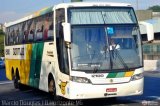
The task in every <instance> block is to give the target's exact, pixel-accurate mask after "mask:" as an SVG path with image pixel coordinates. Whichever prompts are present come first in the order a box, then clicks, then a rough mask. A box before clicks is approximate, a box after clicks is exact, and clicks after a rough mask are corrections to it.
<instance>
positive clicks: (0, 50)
mask: <svg viewBox="0 0 160 106" xmlns="http://www.w3.org/2000/svg"><path fill="white" fill-rule="evenodd" d="M0 57H4V32H3V31H2V30H0Z"/></svg>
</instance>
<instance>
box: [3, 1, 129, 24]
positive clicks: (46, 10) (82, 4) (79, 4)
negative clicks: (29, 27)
mask: <svg viewBox="0 0 160 106" xmlns="http://www.w3.org/2000/svg"><path fill="white" fill-rule="evenodd" d="M91 6H101V7H103V6H104V7H106V6H111V7H112V6H115V7H116V6H117V7H130V6H131V4H128V3H113V2H72V3H61V4H58V5H55V6H51V7H46V8H43V9H41V10H39V11H36V12H34V13H32V14H30V15H28V16H26V17H23V18H21V19H19V20H16V21H13V22H9V23H6V24H5V27H9V26H12V25H15V24H18V23H21V22H24V21H27V20H29V19H32V18H35V17H38V16H41V15H44V14H46V13H49V12H51V11H53V9H54V8H55V9H58V8H68V7H91Z"/></svg>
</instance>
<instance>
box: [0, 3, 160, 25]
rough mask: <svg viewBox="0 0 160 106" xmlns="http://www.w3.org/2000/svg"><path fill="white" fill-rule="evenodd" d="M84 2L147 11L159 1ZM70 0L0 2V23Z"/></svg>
mask: <svg viewBox="0 0 160 106" xmlns="http://www.w3.org/2000/svg"><path fill="white" fill-rule="evenodd" d="M84 1H106V2H126V3H131V4H132V6H133V7H134V8H135V9H137V6H136V4H137V3H136V2H137V1H138V9H147V8H148V7H149V6H153V5H158V4H159V5H160V0H84ZM61 2H70V0H0V23H5V22H10V21H14V20H16V19H19V18H21V17H24V16H26V15H28V14H31V13H33V12H34V11H37V10H40V9H42V8H44V7H47V6H53V5H56V4H58V3H61Z"/></svg>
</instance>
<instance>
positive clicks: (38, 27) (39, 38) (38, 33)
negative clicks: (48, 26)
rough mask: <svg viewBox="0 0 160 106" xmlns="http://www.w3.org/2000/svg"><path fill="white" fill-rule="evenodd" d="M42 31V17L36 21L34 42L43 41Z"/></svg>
mask: <svg viewBox="0 0 160 106" xmlns="http://www.w3.org/2000/svg"><path fill="white" fill-rule="evenodd" d="M43 30H44V25H43V17H42V16H41V17H38V18H37V21H36V37H35V41H42V40H43V36H42V35H43Z"/></svg>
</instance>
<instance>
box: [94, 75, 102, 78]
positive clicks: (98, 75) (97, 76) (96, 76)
mask: <svg viewBox="0 0 160 106" xmlns="http://www.w3.org/2000/svg"><path fill="white" fill-rule="evenodd" d="M92 77H93V78H96V77H104V75H103V74H93V75H92Z"/></svg>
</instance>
